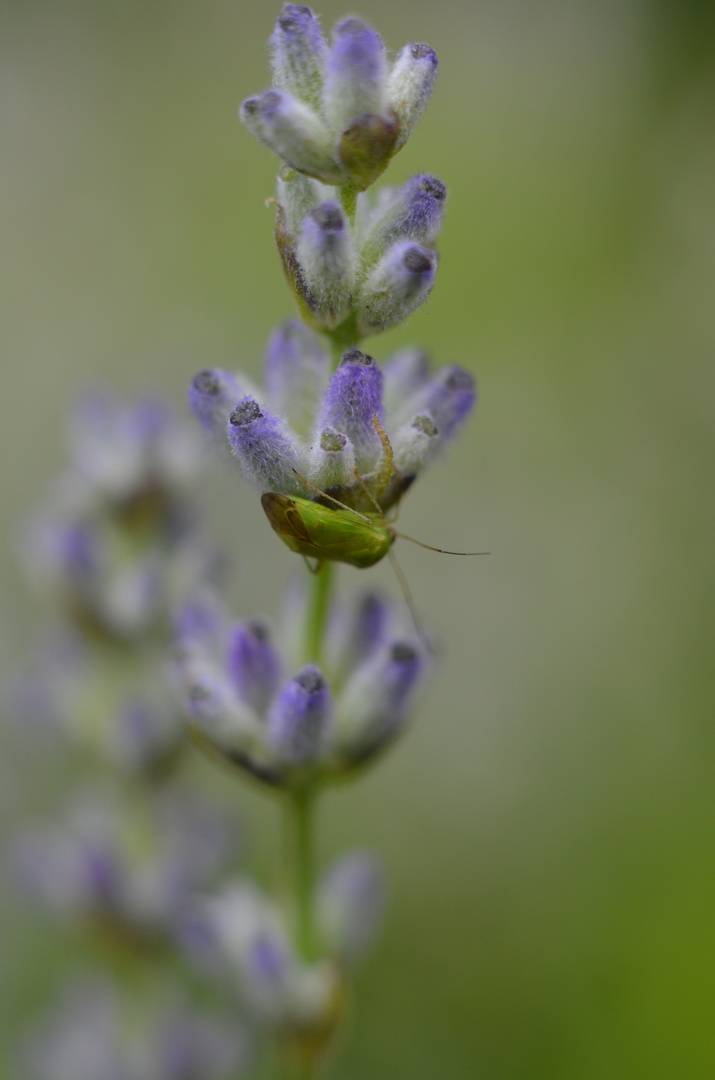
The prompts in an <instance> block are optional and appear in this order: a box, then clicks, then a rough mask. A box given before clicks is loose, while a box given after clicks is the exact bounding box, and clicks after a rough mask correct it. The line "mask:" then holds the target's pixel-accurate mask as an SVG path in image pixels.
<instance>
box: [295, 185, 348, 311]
mask: <svg viewBox="0 0 715 1080" xmlns="http://www.w3.org/2000/svg"><path fill="white" fill-rule="evenodd" d="M297 255H298V261H299V263H300V267H301V272H302V274H303V277H304V278H305V281H306V284H307V285H308V288H309V289H310V291H311V293H312V295H313V297H314V299H315V304H316V311H315V313H316V314H317V315H318V317H319V318H320V319H321V320H322V322H324V323H325V325H327V326H329V327H334V326H337V325H338V324H339V323H340V322H342V320H343V319H344V318H345V317H346V315H347V314H348V312H349V310H350V301H351V299H352V295H351V294H352V289H353V286H354V282H355V275H356V272H357V266H358V257H357V252H356V250H355V243H354V241H353V235H352V231H351V229H350V227H349V226H348V223H347V221H346V220H345V216H344V214H343V212H342V210H341V209H340V207H339V206H338V204H337V203H335V202H324V203H321V204H320V205H319V206H316V207H315V208H314V209H313V210H311V211H310V213H309V214H308V215H307V216H306V218H305V219H304V221H303V227H302V230H301V235H300V239H299V241H298V247H297Z"/></svg>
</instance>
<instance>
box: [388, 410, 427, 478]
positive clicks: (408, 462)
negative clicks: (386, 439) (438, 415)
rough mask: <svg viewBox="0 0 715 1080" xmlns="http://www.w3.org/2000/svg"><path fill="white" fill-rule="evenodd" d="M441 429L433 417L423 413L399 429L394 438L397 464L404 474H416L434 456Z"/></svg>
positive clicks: (393, 447) (393, 446) (393, 444)
mask: <svg viewBox="0 0 715 1080" xmlns="http://www.w3.org/2000/svg"><path fill="white" fill-rule="evenodd" d="M438 436H439V431H438V430H437V427H436V425H435V424H434V423H433V421H432V419H431V417H429V416H427V415H426V414H425V413H422V414H421V415H419V416H416V417H415V418H414V420H413V421H412V423H410V424H405V425H403V426H402V427H401V428H398V429H397V432H396V433H395V435H394V438H393V440H392V451H393V453H394V455H395V465H396V466H397V468H398V469H399V470H400V472H401V473H402V475H403V476H415V475H416V474H417V473H418V472H419V471H420V469H422V468H424V466H425V465H426V464H427V462H428V461H429V459H430V458H431V457H432V456H433V454H434V452H435V450H436V448H437V445H438V443H439V439H438Z"/></svg>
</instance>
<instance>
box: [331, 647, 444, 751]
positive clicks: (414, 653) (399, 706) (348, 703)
mask: <svg viewBox="0 0 715 1080" xmlns="http://www.w3.org/2000/svg"><path fill="white" fill-rule="evenodd" d="M424 674H425V658H424V656H423V655H422V654H421V653H420V651H419V650H418V649H417V647H416V646H415V645H414V644H412V643H411V642H408V641H392V642H391V643H390V644H387V645H385V646H383V647H382V648H381V649H380V650H379V651H378V652H377V653H376V654H373V655H372V656H370V657H369V658H368V659H367V660H366V662H365V663H364V664H362V665H361V666H360V667H358V668H357V669H356V670H355V671H354V672H353V674H352V675H351V677H350V679H349V680H348V682H347V684H346V686H345V689H344V690H343V692H342V694H341V695H340V698H339V701H338V730H339V740H340V745H341V749H342V752H343V754H344V755H345V756H346V758H347V759H348V760H355V761H359V760H362V759H363V758H364V757H367V756H369V755H371V754H373V753H374V752H375V751H376V750H378V749H380V748H381V747H382V746H383V745H385V743H386V742H387V741H389V740H390V739H391V738H392V737H393V736H394V735H395V734H396V732H397V731H398V730H399V729H400V728H401V726H402V724H403V722H404V720H405V715H406V712H407V709H408V707H409V705H410V703H411V700H412V698H413V697H414V693H415V691H416V689H417V686H418V685H419V683H420V681H421V679H422V677H423V676H424Z"/></svg>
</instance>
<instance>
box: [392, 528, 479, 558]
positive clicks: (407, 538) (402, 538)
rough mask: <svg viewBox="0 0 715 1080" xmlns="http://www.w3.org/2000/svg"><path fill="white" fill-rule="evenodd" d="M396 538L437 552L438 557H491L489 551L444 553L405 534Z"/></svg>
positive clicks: (399, 534) (442, 550) (441, 549)
mask: <svg viewBox="0 0 715 1080" xmlns="http://www.w3.org/2000/svg"><path fill="white" fill-rule="evenodd" d="M397 536H399V538H400V540H409V542H410V543H411V544H417V546H418V547H421V548H426V549H427V551H438V552H439V553H440V555H491V552H490V551H445V549H444V548H438V547H432V545H431V544H423V543H422V541H421V540H415V538H414V536H407V535H406V534H405V533H397Z"/></svg>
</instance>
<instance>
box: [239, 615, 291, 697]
mask: <svg viewBox="0 0 715 1080" xmlns="http://www.w3.org/2000/svg"><path fill="white" fill-rule="evenodd" d="M227 651H228V656H227V667H228V676H229V678H230V680H231V683H232V684H233V688H234V690H235V691H236V693H237V694H238V696H239V698H240V699H241V700H242V701H244V702H245V703H246V704H247V705H250V706H251V708H252V709H255V710H256V712H258V713H262V712H263V711H264V710H265V709H266V707H267V705H268V703H269V701H270V700H271V698H272V697H273V694H274V693H275V691H276V689H277V687H278V680H279V678H280V672H281V660H280V656H279V654H278V652H277V651H276V649H275V648H274V647H273V644H272V642H271V639H270V630H269V628H268V626H267V625H266V624H265V623H264V622H262V621H261V620H259V619H252V620H251V621H250V622H247V623H240V624H239V625H238V626H235V627H234V628H233V630H231V632H230V633H229V638H228V650H227Z"/></svg>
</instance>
